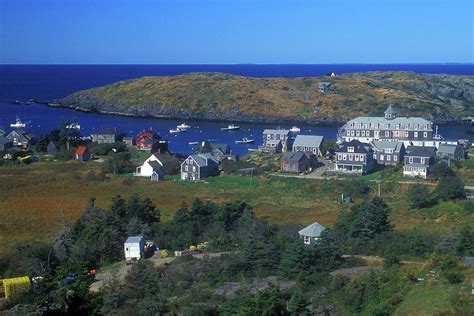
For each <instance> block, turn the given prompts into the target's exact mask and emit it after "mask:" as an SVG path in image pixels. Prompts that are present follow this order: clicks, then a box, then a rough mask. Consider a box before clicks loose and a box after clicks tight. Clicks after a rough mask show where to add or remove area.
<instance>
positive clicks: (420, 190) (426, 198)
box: [408, 184, 436, 208]
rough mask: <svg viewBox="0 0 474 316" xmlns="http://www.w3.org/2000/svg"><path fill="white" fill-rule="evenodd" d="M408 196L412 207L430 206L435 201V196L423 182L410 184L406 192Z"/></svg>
mask: <svg viewBox="0 0 474 316" xmlns="http://www.w3.org/2000/svg"><path fill="white" fill-rule="evenodd" d="M408 198H409V200H410V206H411V207H412V208H425V207H430V206H433V205H434V204H435V203H436V199H435V197H434V196H433V195H432V194H431V193H430V191H429V190H428V187H427V186H426V185H423V184H415V185H413V186H411V188H410V191H409V192H408Z"/></svg>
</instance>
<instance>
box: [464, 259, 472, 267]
mask: <svg viewBox="0 0 474 316" xmlns="http://www.w3.org/2000/svg"><path fill="white" fill-rule="evenodd" d="M464 264H465V265H470V266H474V257H464Z"/></svg>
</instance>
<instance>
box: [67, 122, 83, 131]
mask: <svg viewBox="0 0 474 316" xmlns="http://www.w3.org/2000/svg"><path fill="white" fill-rule="evenodd" d="M66 128H68V129H77V130H80V129H81V125H79V123H71V124H69V125H66Z"/></svg>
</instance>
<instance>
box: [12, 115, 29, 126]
mask: <svg viewBox="0 0 474 316" xmlns="http://www.w3.org/2000/svg"><path fill="white" fill-rule="evenodd" d="M10 127H13V128H22V127H26V123H23V122H22V121H21V120H20V118H19V117H18V116H17V117H16V121H15V123H14V124H10Z"/></svg>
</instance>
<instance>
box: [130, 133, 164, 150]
mask: <svg viewBox="0 0 474 316" xmlns="http://www.w3.org/2000/svg"><path fill="white" fill-rule="evenodd" d="M135 143H136V146H137V149H138V150H146V151H150V152H153V153H154V152H165V151H168V142H167V141H166V140H164V139H162V138H161V136H160V135H159V134H158V133H156V132H155V131H153V130H147V131H146V130H143V131H141V132H140V133H138V135H137V137H136V140H135Z"/></svg>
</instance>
